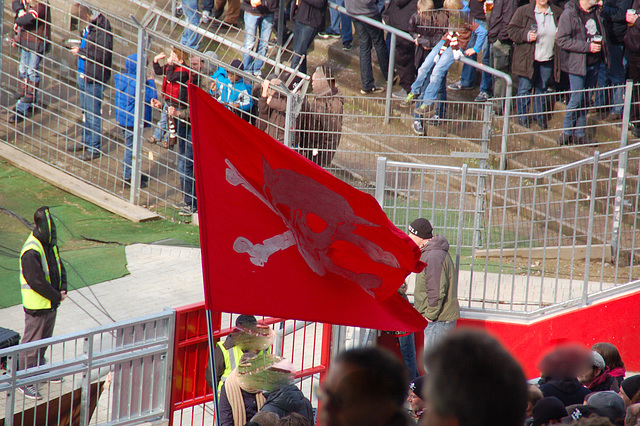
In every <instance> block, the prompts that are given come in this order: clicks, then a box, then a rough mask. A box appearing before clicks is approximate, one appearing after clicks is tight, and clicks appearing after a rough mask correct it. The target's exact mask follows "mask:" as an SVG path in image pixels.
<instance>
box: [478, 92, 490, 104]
mask: <svg viewBox="0 0 640 426" xmlns="http://www.w3.org/2000/svg"><path fill="white" fill-rule="evenodd" d="M489 99H491V96H489V94H488V93H487V92H483V91H481V92H480V93H478V96H476V98H475V99H474V101H475V102H487V101H488V100H489Z"/></svg>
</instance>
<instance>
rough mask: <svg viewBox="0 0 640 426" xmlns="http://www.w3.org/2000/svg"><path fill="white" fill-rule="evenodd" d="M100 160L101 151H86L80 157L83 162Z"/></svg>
mask: <svg viewBox="0 0 640 426" xmlns="http://www.w3.org/2000/svg"><path fill="white" fill-rule="evenodd" d="M96 158H100V151H86V152H85V153H84V154H82V155H81V156H80V159H81V160H82V161H91V160H95V159H96Z"/></svg>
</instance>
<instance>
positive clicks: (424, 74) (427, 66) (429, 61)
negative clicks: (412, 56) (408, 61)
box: [411, 40, 444, 95]
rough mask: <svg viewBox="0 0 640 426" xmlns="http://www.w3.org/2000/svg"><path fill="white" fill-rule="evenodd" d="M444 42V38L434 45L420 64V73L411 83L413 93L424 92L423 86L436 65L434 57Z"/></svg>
mask: <svg viewBox="0 0 640 426" xmlns="http://www.w3.org/2000/svg"><path fill="white" fill-rule="evenodd" d="M443 44H444V40H440V41H439V42H438V44H436V45H435V46H433V49H431V52H429V54H428V55H427V57H426V59H425V60H424V61H423V62H422V65H420V68H418V75H417V76H416V80H415V81H414V82H413V84H412V85H411V93H414V94H416V95H420V94H422V92H423V90H424V87H423V86H425V83H426V81H427V79H428V78H429V75H430V72H431V69H433V66H434V65H435V64H434V63H433V58H435V57H436V55H437V54H438V52H439V51H440V48H441V47H442V45H443Z"/></svg>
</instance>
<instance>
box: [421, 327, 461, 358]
mask: <svg viewBox="0 0 640 426" xmlns="http://www.w3.org/2000/svg"><path fill="white" fill-rule="evenodd" d="M455 328H456V321H429V324H427V328H425V329H424V353H425V354H426V353H427V352H428V351H429V350H430V349H431V348H433V347H434V346H435V345H436V343H438V341H439V340H440V339H442V338H443V337H444V336H445V335H446V334H447V333H450V332H451V331H453V329H455Z"/></svg>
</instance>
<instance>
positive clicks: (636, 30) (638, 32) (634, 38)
mask: <svg viewBox="0 0 640 426" xmlns="http://www.w3.org/2000/svg"><path fill="white" fill-rule="evenodd" d="M633 7H636V8H638V9H636V10H640V0H634V1H633ZM633 7H632V9H633ZM624 44H625V46H626V48H627V49H628V50H629V52H631V53H633V54H634V55H638V54H640V19H636V22H635V23H634V24H633V26H632V27H629V28H628V29H627V33H626V34H625V36H624Z"/></svg>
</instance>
